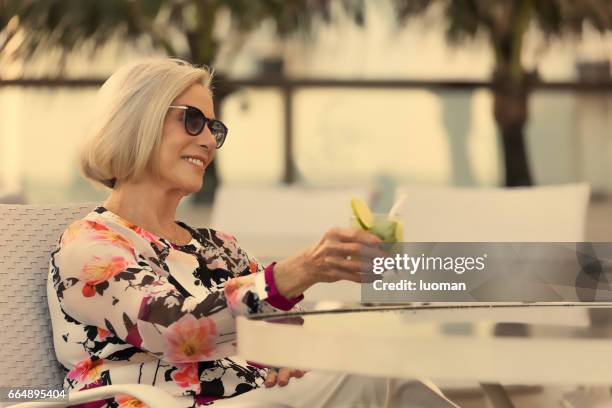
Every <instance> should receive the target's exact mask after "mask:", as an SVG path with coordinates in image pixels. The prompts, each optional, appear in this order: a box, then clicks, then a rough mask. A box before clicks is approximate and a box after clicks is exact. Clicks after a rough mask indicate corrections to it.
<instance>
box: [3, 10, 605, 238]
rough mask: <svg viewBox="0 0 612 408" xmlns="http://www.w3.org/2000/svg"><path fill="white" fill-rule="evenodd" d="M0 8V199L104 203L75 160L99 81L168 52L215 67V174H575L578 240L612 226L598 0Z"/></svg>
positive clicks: (449, 177) (456, 181)
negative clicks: (588, 207) (583, 220)
mask: <svg viewBox="0 0 612 408" xmlns="http://www.w3.org/2000/svg"><path fill="white" fill-rule="evenodd" d="M0 7H1V8H0V24H1V25H2V27H3V29H2V32H1V33H0V50H1V51H0V191H3V192H4V194H5V196H6V195H11V194H12V195H13V196H18V197H21V199H23V200H25V201H27V202H28V203H56V202H58V203H59V202H74V201H92V200H100V199H102V198H103V197H104V196H105V194H106V193H105V192H103V191H96V190H94V189H93V188H92V187H91V186H90V185H89V184H88V183H87V182H86V181H84V180H83V179H82V177H81V176H80V174H79V172H78V169H77V166H76V160H75V154H76V152H77V150H78V147H79V142H80V141H81V140H82V138H83V136H84V134H85V133H86V132H87V130H88V123H89V122H88V121H89V118H90V117H91V115H92V113H93V111H92V110H93V107H94V100H95V95H96V90H97V88H98V87H99V86H100V84H101V83H102V82H103V81H104V80H105V79H106V78H107V77H108V76H109V75H110V74H111V73H112V72H113V71H114V70H115V69H116V68H118V67H119V66H121V65H122V64H124V63H126V62H128V61H132V60H136V59H138V58H141V57H143V56H151V55H176V56H180V57H184V58H187V59H189V60H191V61H194V62H197V63H207V64H212V65H213V66H214V68H215V70H216V72H217V74H218V75H217V77H218V80H217V95H216V98H217V101H218V106H217V110H218V112H219V115H220V116H222V117H223V120H224V121H225V122H226V123H227V125H228V127H229V129H230V133H229V136H228V141H227V142H226V144H225V146H224V147H223V149H222V150H221V151H220V152H219V154H218V156H217V157H218V159H217V163H216V164H217V168H216V176H217V177H218V180H219V181H220V182H221V183H223V185H249V186H257V185H276V184H281V183H297V184H302V185H309V186H343V187H351V186H373V185H381V184H383V185H384V184H385V183H390V184H394V183H395V184H404V183H414V184H436V185H459V186H474V187H479V186H514V185H529V184H535V185H547V184H559V183H567V182H576V181H586V182H588V183H590V184H591V186H592V189H593V192H594V193H595V194H596V196H597V197H598V198H599V199H600V201H596V202H595V204H594V207H593V214H595V215H594V216H595V217H596V218H594V219H593V222H592V224H593V225H595V224H596V226H594V227H593V228H594V229H593V233H592V234H591V236H590V237H591V238H601V239H605V238H607V237H612V209H610V208H612V204H608V201H607V196H609V195H610V193H611V192H612V80H611V78H610V75H611V70H610V61H611V59H612V34H611V33H610V32H609V31H608V29H609V28H610V25H611V18H612V5H611V4H610V2H609V1H608V0H601V1H595V0H592V1H588V2H573V1H562V0H542V1H528V0H513V1H458V0H439V1H433V2H428V1H420V0H412V1H411V0H403V1H402V0H380V1H373V0H370V1H368V0H361V1H351V0H346V1H345V0H335V1H333V0H330V1H324V0H317V1H314V0H303V1H298V0H295V1H291V2H283V1H278V0H277V1H274V0H261V1H255V2H253V1H238V0H236V1H229V2H222V1H212V0H209V1H206V0H201V1H199V0H167V1H145V0H140V1H136V0H134V1H127V0H123V1H121V0H110V1H105V2H101V1H99V2H95V1H86V2H81V1H76V0H63V1H60V0H41V1H38V2H36V1H9V0H0ZM523 139H524V146H523V145H522V140H523ZM523 156H524V157H523ZM209 173H213V172H212V171H211V172H209ZM206 184H207V187H209V188H210V187H214V185H215V182H214V180H207V183H206ZM192 200H195V201H197V202H199V203H203V204H204V205H209V203H210V193H206V194H201V195H200V197H199V198H197V197H196V198H193V199H192ZM598 203H599V204H598ZM608 219H610V221H607V220H608ZM606 222H607V223H608V224H605V223H606ZM608 227H609V228H608ZM608 230H609V231H610V232H607V231H608Z"/></svg>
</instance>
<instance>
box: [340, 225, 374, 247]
mask: <svg viewBox="0 0 612 408" xmlns="http://www.w3.org/2000/svg"><path fill="white" fill-rule="evenodd" d="M329 232H330V233H331V236H332V237H333V238H335V239H337V240H338V241H341V242H358V243H362V244H369V245H373V244H380V243H381V242H382V240H381V239H380V238H379V237H377V236H376V235H374V234H372V233H370V232H367V231H363V230H360V229H357V228H332V229H331V230H330V231H329Z"/></svg>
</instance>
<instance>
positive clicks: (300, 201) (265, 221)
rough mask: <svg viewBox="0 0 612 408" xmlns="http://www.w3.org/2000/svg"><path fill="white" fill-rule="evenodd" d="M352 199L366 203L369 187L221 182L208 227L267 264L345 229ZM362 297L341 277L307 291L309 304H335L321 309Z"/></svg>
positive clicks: (352, 301) (357, 300)
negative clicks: (231, 237)
mask: <svg viewBox="0 0 612 408" xmlns="http://www.w3.org/2000/svg"><path fill="white" fill-rule="evenodd" d="M353 197H358V198H361V199H364V200H366V201H369V192H368V189H366V188H343V189H339V188H309V187H302V186H263V187H233V186H229V187H227V186H224V187H222V188H221V189H220V190H219V191H218V192H217V196H216V198H215V204H214V207H213V212H212V219H211V226H212V227H213V228H216V229H219V230H221V231H224V232H227V233H229V234H232V235H234V236H236V238H237V239H238V243H239V244H240V246H241V247H242V248H244V249H245V250H247V251H248V252H249V254H251V255H253V256H255V257H257V258H258V259H259V260H260V262H262V263H268V262H271V261H275V260H279V259H282V258H284V257H287V256H290V255H295V254H297V253H298V252H299V251H301V250H303V249H305V248H307V247H308V246H310V245H313V244H315V243H316V242H317V241H318V240H319V239H320V238H321V237H322V236H323V233H324V232H325V231H326V230H327V229H329V228H331V227H334V226H336V227H348V226H349V219H350V216H351V214H352V213H351V207H350V200H351V198H353ZM360 298H361V291H360V287H359V285H356V284H354V283H352V282H345V281H342V282H336V283H334V284H333V285H330V284H318V285H315V286H313V287H312V288H310V289H309V290H308V291H306V293H305V300H306V301H307V302H308V303H310V302H333V304H332V303H328V304H327V305H326V306H325V307H332V306H337V305H338V303H337V302H344V303H358V302H359V301H360ZM318 307H323V304H321V303H319V306H318Z"/></svg>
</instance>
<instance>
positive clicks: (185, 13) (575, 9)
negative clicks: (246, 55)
mask: <svg viewBox="0 0 612 408" xmlns="http://www.w3.org/2000/svg"><path fill="white" fill-rule="evenodd" d="M390 1H392V3H393V5H394V7H395V10H396V13H397V15H398V18H399V21H400V23H406V21H407V20H408V19H410V18H412V17H415V16H421V15H423V14H424V13H426V12H427V11H428V10H429V9H430V8H431V7H440V8H441V9H442V10H443V13H444V16H445V19H446V21H447V36H448V39H449V41H451V42H452V43H454V44H461V43H462V42H464V41H467V40H471V39H474V38H475V37H477V36H478V35H480V34H484V35H486V37H487V38H488V40H489V44H490V46H491V49H492V50H493V53H494V56H495V68H494V70H493V73H492V78H491V82H492V88H493V89H492V90H493V95H494V108H493V113H494V117H495V120H496V122H497V125H498V128H499V131H500V134H501V137H502V147H503V152H504V159H505V161H504V162H505V170H506V174H505V175H506V185H507V186H519V185H530V184H532V177H531V173H530V171H529V165H528V160H527V152H526V149H525V138H524V127H525V123H526V121H527V114H528V105H527V102H528V97H529V93H530V89H531V87H532V85H533V84H534V82H535V81H537V80H538V78H537V72H535V71H528V70H527V69H526V68H525V66H524V65H523V63H522V60H521V55H522V51H523V46H524V36H525V32H526V31H527V29H528V28H529V27H530V25H531V24H532V23H535V24H536V25H537V26H538V28H539V29H540V30H541V31H542V32H543V33H544V34H545V35H546V36H547V37H548V38H555V37H560V36H563V35H566V34H580V33H581V32H582V30H583V29H584V27H585V23H589V24H590V25H592V26H593V27H595V28H596V29H598V30H599V31H602V32H603V31H605V30H608V29H610V28H611V25H612V1H611V0H580V1H575V0H437V1H433V0H390ZM371 4H372V3H371V2H366V0H103V1H101V0H0V27H2V28H3V29H2V31H0V56H1V55H2V54H7V53H10V55H11V57H12V58H23V59H26V60H27V59H28V58H31V57H35V56H36V55H40V54H44V53H48V52H49V50H51V49H57V50H60V55H61V57H65V56H66V55H67V54H68V53H69V52H71V51H74V50H77V49H78V50H85V51H89V52H91V53H92V54H93V53H95V51H97V50H98V49H99V47H100V46H101V45H103V44H105V43H106V42H107V41H108V40H109V38H117V36H120V38H122V40H123V41H124V42H125V43H128V42H130V41H137V40H139V39H142V38H143V37H145V38H148V39H149V40H150V41H151V42H152V43H153V44H154V45H155V46H157V47H161V48H163V49H164V50H165V51H166V53H167V54H168V55H172V56H179V57H183V58H186V59H189V60H190V61H192V62H194V63H197V64H205V65H211V64H212V63H213V62H214V60H215V57H216V55H217V53H218V51H219V49H220V45H221V43H220V42H221V41H224V40H226V39H217V38H215V35H214V31H213V30H214V28H215V21H217V18H218V17H219V16H220V15H221V13H226V15H227V16H229V21H230V27H231V28H230V30H233V31H232V32H234V33H238V34H241V35H243V36H242V37H239V39H240V38H245V37H246V33H248V32H249V31H250V30H252V29H253V28H256V27H257V26H258V25H259V24H260V23H261V22H262V21H263V20H265V19H272V20H273V21H274V22H275V23H276V27H277V31H278V33H279V34H281V35H286V34H289V33H292V32H295V31H299V32H303V33H307V32H308V31H309V27H310V25H311V23H312V21H313V20H314V18H315V17H319V18H321V19H322V20H323V21H330V15H331V10H330V9H331V7H332V5H339V6H340V7H342V8H343V9H344V12H345V13H346V14H347V15H349V16H350V17H352V18H353V20H354V21H355V22H356V23H357V24H360V25H361V24H364V23H365V21H364V13H365V7H366V5H371ZM177 39H178V40H177ZM238 42H240V41H238ZM180 44H186V47H181V46H180ZM61 61H64V59H60V62H61ZM60 66H61V64H60ZM225 85H226V84H225V81H224V76H223V73H222V72H218V73H217V80H216V92H215V98H216V102H217V106H219V105H220V101H221V100H222V99H223V98H224V97H225V96H226V95H227V94H229V93H230V92H232V90H231V89H229V88H228V87H227V86H225ZM205 178H206V180H205V189H204V190H203V194H200V195H199V198H200V200H202V199H203V200H204V201H209V200H210V199H211V198H212V192H214V189H215V188H216V186H217V176H216V166H215V165H214V162H213V165H212V166H211V168H210V169H209V171H207V172H206V176H205Z"/></svg>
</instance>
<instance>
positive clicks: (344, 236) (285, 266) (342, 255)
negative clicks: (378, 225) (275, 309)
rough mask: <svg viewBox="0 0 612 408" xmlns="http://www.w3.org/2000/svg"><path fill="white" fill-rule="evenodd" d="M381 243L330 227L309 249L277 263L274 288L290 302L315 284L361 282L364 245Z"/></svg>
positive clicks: (360, 233)
mask: <svg viewBox="0 0 612 408" xmlns="http://www.w3.org/2000/svg"><path fill="white" fill-rule="evenodd" d="M381 242H382V241H381V240H380V238H378V237H377V236H376V235H374V234H371V233H369V232H365V231H362V230H359V229H355V228H348V229H344V228H332V229H330V230H329V231H327V232H326V233H325V235H323V238H321V240H320V241H319V242H318V243H317V244H316V245H314V246H313V247H312V248H310V249H308V250H307V251H305V252H304V253H302V254H300V255H298V256H295V257H292V258H287V259H284V260H282V261H280V262H278V263H277V264H276V266H275V267H274V281H275V282H276V287H277V288H278V291H279V292H280V293H281V294H282V295H283V296H285V297H287V298H290V299H291V298H295V297H297V296H299V295H300V294H301V293H303V292H304V291H305V290H306V289H308V288H309V287H310V286H312V285H314V284H315V283H318V282H336V281H339V280H350V281H353V282H361V280H362V268H363V263H362V262H363V261H362V260H361V256H362V255H363V254H364V253H366V252H367V245H374V244H380V243H381Z"/></svg>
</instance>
